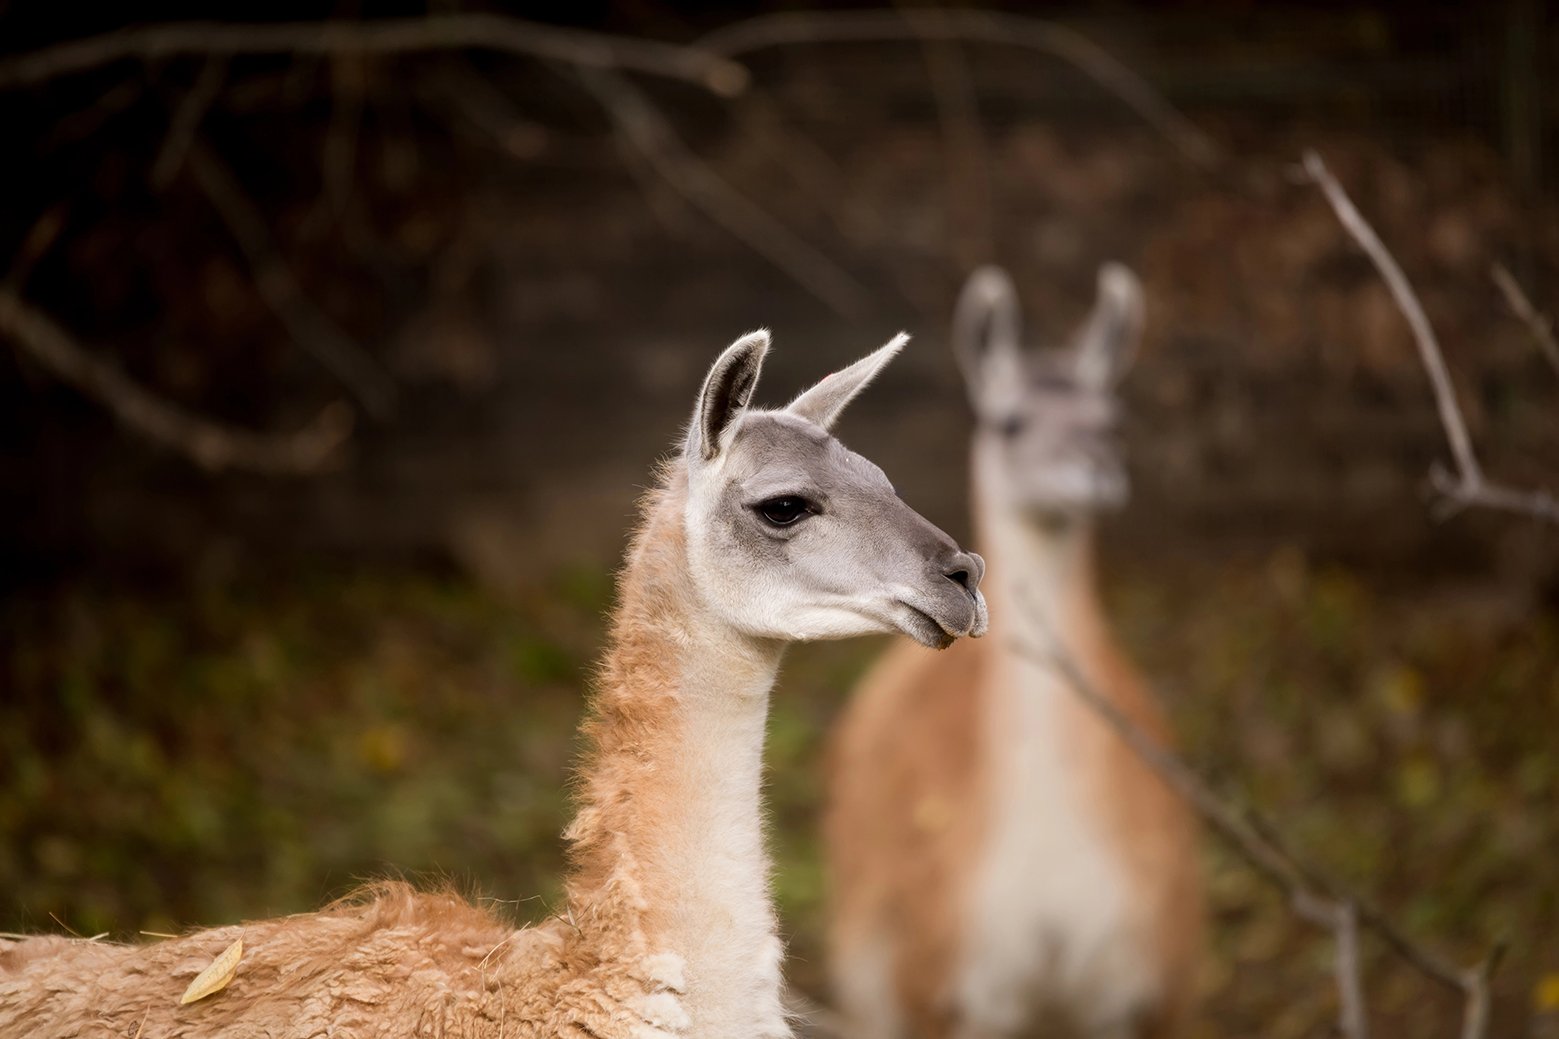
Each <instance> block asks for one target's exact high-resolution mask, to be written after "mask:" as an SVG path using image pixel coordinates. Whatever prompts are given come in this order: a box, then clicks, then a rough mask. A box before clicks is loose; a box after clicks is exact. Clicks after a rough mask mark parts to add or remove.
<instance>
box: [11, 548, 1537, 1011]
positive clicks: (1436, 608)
mask: <svg viewBox="0 0 1559 1039" xmlns="http://www.w3.org/2000/svg"><path fill="white" fill-rule="evenodd" d="M1193 574H1194V578H1193V576H1192V575H1193ZM1110 598H1111V601H1112V605H1113V609H1114V612H1115V615H1116V617H1117V619H1118V621H1119V622H1120V624H1121V627H1122V630H1123V634H1124V636H1125V638H1126V640H1127V642H1128V644H1129V645H1130V646H1132V647H1133V651H1134V652H1135V653H1136V654H1137V656H1138V658H1139V660H1140V662H1141V663H1142V664H1143V666H1144V667H1145V668H1146V669H1147V671H1148V672H1149V673H1150V674H1151V675H1153V676H1154V677H1155V681H1156V683H1157V685H1158V686H1159V688H1160V690H1161V691H1162V693H1163V694H1164V696H1165V698H1166V700H1167V701H1168V703H1169V704H1170V707H1171V709H1172V711H1173V712H1174V714H1175V716H1176V719H1177V721H1178V724H1179V728H1180V731H1181V733H1182V737H1183V742H1184V745H1185V748H1186V751H1187V755H1188V757H1189V758H1190V759H1191V760H1193V761H1194V762H1197V763H1198V764H1200V765H1201V766H1203V767H1204V768H1206V769H1208V770H1210V771H1211V772H1212V774H1213V775H1215V776H1216V777H1218V778H1219V779H1220V780H1221V782H1222V783H1223V785H1224V786H1225V788H1227V789H1232V790H1238V791H1240V792H1242V793H1243V794H1244V795H1246V796H1248V797H1249V798H1250V799H1251V801H1252V802H1253V803H1254V804H1257V805H1259V806H1260V807H1261V808H1262V809H1263V810H1264V811H1266V812H1267V813H1269V814H1270V815H1271V816H1272V817H1274V818H1276V819H1277V820H1279V821H1280V823H1281V825H1282V826H1283V827H1284V828H1285V829H1286V830H1287V831H1288V832H1289V833H1290V834H1291V835H1292V837H1293V838H1294V840H1295V843H1296V844H1297V845H1299V846H1300V847H1302V848H1304V849H1306V850H1307V851H1308V852H1309V853H1310V854H1312V855H1314V856H1315V857H1317V858H1318V859H1319V860H1321V862H1322V863H1323V864H1324V865H1325V866H1326V867H1327V868H1328V869H1330V870H1333V871H1334V872H1335V873H1337V874H1338V875H1341V876H1343V877H1346V878H1349V879H1351V880H1352V881H1354V882H1355V883H1356V884H1357V885H1358V886H1359V887H1360V888H1362V889H1364V890H1367V891H1369V892H1371V893H1373V894H1374V895H1376V896H1377V897H1379V898H1380V899H1381V900H1382V901H1383V902H1384V903H1385V904H1386V905H1388V906H1389V907H1391V909H1392V910H1393V911H1394V912H1396V913H1398V914H1400V916H1401V918H1402V919H1404V920H1405V921H1406V923H1407V924H1408V926H1409V927H1410V928H1411V929H1412V930H1413V931H1414V933H1416V934H1419V935H1422V936H1424V937H1426V938H1428V939H1431V940H1433V941H1435V942H1439V943H1442V945H1443V946H1444V947H1445V948H1446V949H1447V951H1448V952H1451V953H1453V954H1455V955H1457V956H1459V957H1461V958H1465V959H1467V960H1468V961H1471V960H1473V959H1475V958H1476V957H1477V956H1478V955H1480V954H1481V952H1482V950H1483V949H1484V948H1485V947H1486V946H1487V945H1488V944H1489V943H1490V942H1491V941H1492V940H1493V939H1495V938H1496V937H1502V938H1504V939H1507V940H1508V941H1509V942H1510V943H1511V950H1510V955H1509V957H1508V960H1507V966H1506V968H1505V970H1504V972H1503V973H1502V975H1501V977H1500V981H1499V985H1498V992H1499V1000H1498V1014H1497V1018H1496V1025H1497V1026H1506V1025H1510V1026H1514V1024H1515V1023H1516V1022H1525V1021H1530V1022H1532V1026H1531V1027H1532V1030H1531V1031H1530V1032H1529V1034H1532V1035H1542V1034H1551V1032H1552V1030H1553V1028H1554V1027H1555V1026H1556V1024H1559V1020H1556V1016H1559V947H1556V945H1555V943H1554V941H1553V935H1554V934H1555V933H1559V864H1556V860H1555V856H1554V850H1555V849H1556V848H1559V811H1556V808H1559V755H1555V754H1554V752H1553V748H1554V731H1555V721H1556V719H1559V619H1556V617H1555V616H1554V614H1553V613H1552V612H1551V611H1548V612H1544V611H1543V610H1541V609H1536V608H1532V607H1530V606H1529V605H1526V604H1522V603H1519V602H1513V601H1507V600H1506V599H1504V598H1501V597H1500V596H1498V595H1492V594H1489V593H1483V592H1479V591H1477V590H1472V589H1467V588H1452V589H1446V590H1444V591H1443V592H1425V590H1424V588H1423V587H1422V586H1421V585H1420V586H1416V587H1415V588H1414V589H1413V591H1412V592H1411V594H1408V593H1403V592H1398V591H1394V590H1391V589H1379V588H1374V587H1371V586H1370V585H1369V584H1367V583H1365V582H1364V581H1363V580H1362V579H1361V578H1360V577H1359V576H1357V575H1355V574H1353V573H1350V572H1347V571H1343V570H1339V569H1335V568H1319V569H1318V568H1315V567H1313V566H1312V565H1311V564H1309V563H1308V562H1307V561H1306V560H1305V558H1304V557H1303V556H1301V555H1300V554H1299V553H1297V552H1296V551H1292V550H1285V551H1279V552H1278V553H1276V554H1274V555H1272V556H1271V557H1270V558H1268V559H1265V560H1260V561H1257V562H1252V563H1246V564H1240V565H1234V564H1230V565H1228V566H1227V567H1225V568H1224V569H1221V570H1220V569H1209V568H1207V567H1205V566H1204V567H1201V568H1199V569H1197V570H1195V571H1188V572H1187V574H1186V575H1184V576H1180V575H1176V574H1174V573H1163V574H1154V575H1152V576H1151V577H1148V576H1138V577H1136V578H1134V579H1132V580H1130V581H1126V582H1123V583H1119V584H1117V585H1116V586H1114V587H1113V588H1112V589H1111V593H1110ZM609 600H610V580H609V575H608V574H607V572H605V571H604V570H601V569H600V568H598V567H593V566H588V565H587V566H580V567H575V568H572V569H564V570H561V571H559V572H558V573H557V574H555V575H554V576H553V577H552V578H551V579H549V580H547V581H544V582H540V583H538V584H537V585H536V586H535V587H531V588H527V589H525V590H523V591H521V592H519V593H517V594H513V595H509V596H504V597H499V596H496V595H494V594H491V593H489V592H485V591H482V590H480V589H479V588H478V587H476V586H474V585H472V584H470V583H468V582H467V581H465V580H464V579H463V578H458V577H455V576H452V575H450V574H447V573H441V572H428V571H416V572H404V571H398V572H389V573H387V572H384V571H378V572H375V571H364V570H345V569H328V568H327V569H316V570H312V571H300V572H291V573H269V574H265V575H261V574H250V575H248V576H242V577H237V578H232V579H228V580H224V581H221V582H216V581H207V582H204V583H198V582H197V583H190V584H183V585H179V586H177V587H167V588H162V589H158V590H146V589H145V588H144V587H142V588H140V589H135V588H132V587H130V586H128V585H118V586H108V585H103V584H98V585H93V584H91V583H90V582H84V583H77V584H74V585H70V586H67V587H65V588H64V589H62V590H60V591H58V592H55V593H48V594H39V595H35V596H34V597H32V598H31V599H30V600H29V601H23V600H22V599H20V598H16V599H13V600H11V601H9V602H8V603H7V604H6V605H5V606H4V608H3V609H4V630H5V631H7V632H8V633H10V635H11V636H12V637H13V639H14V643H13V645H12V647H11V648H10V650H9V652H8V653H7V654H6V655H5V659H4V667H5V669H6V673H5V675H4V684H5V688H6V689H7V690H8V693H7V695H6V696H5V697H4V700H3V702H0V832H4V833H5V834H7V835H8V840H7V842H6V843H4V844H3V845H0V890H3V891H4V892H5V893H6V897H5V898H4V899H3V900H0V929H5V930H53V931H57V930H59V929H60V928H61V927H69V928H72V929H74V930H76V931H78V932H80V933H82V934H88V935H90V934H96V933H99V932H108V933H110V934H111V935H113V936H115V937H131V938H133V937H134V936H135V935H136V933H137V932H138V931H153V932H169V931H176V930H178V929H180V928H183V927H186V926H192V925H195V924H210V923H219V922H223V921H228V920H234V919H238V918H243V917H255V916H264V915H271V914H277V913H284V912H289V911H295V910H302V909H307V908H309V907H311V906H314V905H317V904H319V903H320V902H322V901H324V900H326V899H329V898H331V897H333V896H336V895H339V894H341V893H343V892H345V891H347V890H349V889H350V888H352V887H353V886H354V885H356V884H357V883H359V882H361V881H363V880H365V879H369V878H373V877H378V876H383V875H385V874H387V873H388V874H401V875H408V876H412V877H415V878H419V879H422V880H423V881H425V882H429V883H443V882H450V881H452V882H454V883H455V884H457V885H458V886H460V887H461V888H463V889H465V890H467V891H468V892H471V893H472V894H476V895H483V896H489V897H492V898H494V899H495V900H498V901H502V902H504V903H510V904H509V907H508V909H507V910H506V911H508V912H511V913H512V914H513V915H515V916H516V917H517V918H521V919H534V918H536V917H538V916H541V915H544V914H545V913H546V912H547V909H548V906H549V905H551V904H552V903H553V902H554V901H555V899H556V898H557V896H558V892H559V885H558V879H559V873H560V870H561V868H562V858H561V851H560V844H559V839H558V834H559V831H560V830H561V827H562V825H563V822H564V820H565V818H566V816H567V811H568V802H567V794H566V786H567V782H568V775H569V771H568V770H569V762H570V757H571V755H572V753H573V750H574V735H573V731H574V725H575V723H576V721H577V718H578V715H579V712H580V709H581V707H582V703H583V696H584V692H585V688H586V685H587V681H588V674H589V663H590V661H591V659H592V658H593V656H594V654H595V653H596V652H597V651H598V648H599V644H600V640H601V637H602V619H603V617H604V615H605V611H606V610H607V609H608V608H609ZM878 648H879V647H878V646H877V645H874V644H872V643H865V642H854V643H840V644H833V645H823V646H811V647H803V648H802V649H801V650H799V651H796V652H795V653H794V654H793V655H792V657H791V659H790V661H789V663H788V665H787V667H786V669H785V673H784V675H783V676H782V680H781V687H780V689H779V691H778V693H777V695H776V697H775V701H774V713H773V720H772V726H771V739H770V748H769V761H770V765H771V770H772V777H773V778H772V783H771V786H770V797H771V810H772V811H771V814H772V819H773V822H774V830H775V833H774V847H775V852H776V858H777V860H778V865H779V870H778V878H777V883H778V890H779V896H780V901H781V905H782V909H783V912H784V916H785V920H786V925H787V931H788V935H789V939H790V941H791V947H792V953H793V957H792V963H791V968H790V970H791V974H792V976H793V978H794V979H795V980H796V981H797V982H798V983H800V984H801V985H803V986H804V987H806V988H808V989H810V990H812V991H813V992H819V993H820V992H821V991H822V978H823V972H822V949H821V944H820V941H819V935H820V930H821V922H822V913H823V900H824V889H823V878H822V874H821V871H820V869H819V866H818V857H817V848H816V843H815V821H816V815H817V810H818V805H819V802H820V799H821V797H822V789H821V780H820V776H821V773H820V768H819V765H820V758H821V752H822V747H823V745H824V739H825V733H826V731H827V727H828V723H829V721H830V719H831V718H832V716H833V713H834V711H835V710H836V709H837V708H838V706H839V704H840V703H841V701H842V699H843V697H844V696H845V694H846V693H847V691H848V689H849V686H850V685H851V683H852V682H853V680H854V679H855V678H856V677H857V676H858V675H859V674H860V672H861V670H862V669H863V668H864V667H865V666H866V664H867V663H868V662H869V661H870V659H871V657H872V655H873V654H874V653H875V652H877V651H878ZM1207 870H1208V879H1209V884H1210V888H1211V892H1212V906H1213V911H1214V914H1215V920H1216V927H1215V931H1214V949H1213V954H1212V955H1211V956H1210V958H1209V963H1208V966H1207V970H1206V972H1205V981H1206V989H1207V994H1208V998H1209V1007H1208V1013H1207V1015H1206V1020H1207V1024H1206V1025H1205V1026H1204V1029H1203V1034H1206V1035H1249V1034H1263V1035H1268V1036H1303V1035H1317V1034H1322V1033H1324V1032H1325V1031H1326V1030H1327V1028H1328V1027H1329V1022H1330V1020H1331V1018H1332V1014H1333V1010H1332V999H1333V992H1332V987H1331V984H1330V980H1329V975H1328V965H1327V958H1328V954H1329V948H1328V944H1327V942H1326V940H1325V939H1324V938H1323V937H1321V936H1318V935H1317V934H1315V933H1314V932H1311V931H1309V930H1307V929H1306V928H1305V927H1304V926H1303V925H1301V924H1298V923H1295V922H1294V921H1293V920H1292V919H1291V918H1290V916H1289V914H1288V913H1287V912H1286V911H1285V910H1284V909H1283V907H1282V906H1281V905H1280V904H1279V901H1278V899H1277V898H1276V897H1275V896H1274V895H1273V894H1272V893H1271V892H1269V891H1267V890H1266V889H1265V888H1264V887H1263V886H1262V885H1261V883H1260V882H1259V881H1258V880H1257V879H1256V877H1255V876H1254V875H1253V874H1252V873H1251V872H1250V871H1249V870H1248V869H1247V868H1246V867H1245V866H1244V865H1243V864H1242V863H1241V862H1240V861H1238V860H1237V859H1235V858H1233V857H1232V856H1231V855H1230V854H1229V853H1228V852H1227V850H1226V849H1225V848H1222V847H1220V846H1217V845H1214V844H1211V843H1210V844H1209V848H1208V857H1207ZM516 899H517V901H512V903H511V900H516ZM1370 951H1371V960H1370V968H1369V981H1370V994H1371V997H1372V1000H1373V1004H1374V1009H1375V1011H1376V1013H1377V1020H1378V1021H1379V1022H1380V1023H1381V1025H1382V1026H1383V1025H1384V1024H1385V1023H1386V1022H1390V1023H1391V1024H1392V1026H1393V1027H1392V1028H1390V1029H1389V1031H1387V1032H1385V1034H1393V1033H1394V1034H1418V1035H1433V1034H1449V1022H1451V1021H1452V1020H1453V1015H1454V1013H1455V1012H1456V1005H1455V1001H1454V1000H1453V999H1450V998H1446V997H1444V996H1443V994H1440V993H1437V992H1435V991H1434V990H1433V989H1431V988H1430V987H1429V985H1428V984H1427V983H1426V982H1424V981H1423V980H1422V979H1420V978H1418V977H1417V976H1416V975H1413V974H1411V973H1409V972H1407V971H1405V970H1403V969H1402V968H1401V967H1400V966H1398V965H1397V964H1396V963H1395V961H1393V960H1391V959H1389V958H1387V957H1386V956H1384V954H1383V953H1382V951H1381V950H1380V949H1379V948H1378V946H1376V945H1375V944H1374V943H1371V945H1370ZM1544 1022H1546V1024H1544ZM1543 1028H1547V1029H1548V1031H1543V1030H1542V1029H1543ZM1496 1032H1497V1034H1518V1033H1514V1032H1512V1031H1509V1030H1503V1031H1502V1030H1501V1029H1500V1028H1497V1029H1496Z"/></svg>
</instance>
